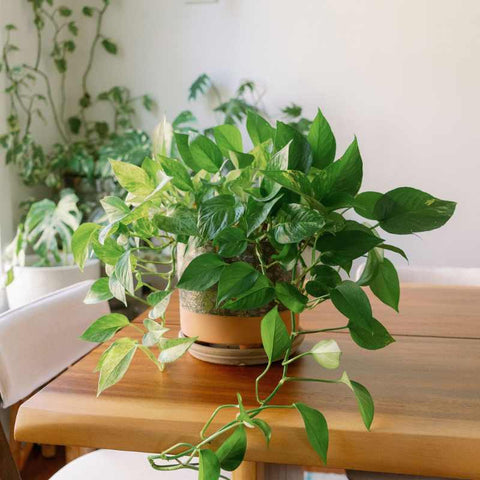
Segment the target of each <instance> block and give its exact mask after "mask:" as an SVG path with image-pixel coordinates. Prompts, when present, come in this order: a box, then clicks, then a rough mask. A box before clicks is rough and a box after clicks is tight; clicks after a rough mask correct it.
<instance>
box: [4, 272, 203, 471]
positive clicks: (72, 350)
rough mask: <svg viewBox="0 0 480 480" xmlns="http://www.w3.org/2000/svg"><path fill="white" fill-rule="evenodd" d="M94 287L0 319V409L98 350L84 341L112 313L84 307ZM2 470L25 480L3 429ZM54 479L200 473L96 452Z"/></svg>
mask: <svg viewBox="0 0 480 480" xmlns="http://www.w3.org/2000/svg"><path fill="white" fill-rule="evenodd" d="M91 284H92V281H85V282H81V283H77V284H75V285H72V286H70V287H67V288H64V289H62V290H58V291H57V292H54V293H51V294H49V295H46V296H45V297H42V298H40V299H38V300H36V301H34V302H32V303H30V304H28V305H24V306H22V307H19V308H16V309H13V310H9V311H7V312H5V313H4V314H2V315H0V397H1V402H2V403H1V404H0V406H2V407H3V408H6V407H8V406H10V405H13V404H14V403H16V402H18V401H20V400H22V399H24V398H25V397H27V396H29V395H30V394H31V393H33V392H34V391H35V390H36V389H37V388H39V387H41V386H42V385H44V384H45V383H47V382H48V381H50V380H51V379H52V378H54V377H55V376H56V375H58V374H59V373H60V372H62V371H63V370H64V369H66V368H68V367H69V366H70V365H71V364H72V363H74V362H75V361H77V360H78V359H79V358H81V357H82V356H83V355H85V354H86V353H88V352H89V351H90V350H91V349H92V348H93V347H95V346H96V344H94V343H87V342H84V341H82V340H80V338H79V337H80V335H81V334H82V332H83V331H84V330H85V329H86V328H87V327H88V325H90V323H91V322H92V321H93V320H95V319H97V318H98V317H100V316H101V315H105V314H107V313H109V312H110V309H109V307H108V303H107V302H104V303H99V304H96V305H86V304H84V303H83V299H84V298H85V295H86V293H87V292H88V290H89V288H90V285H91ZM2 450H4V451H2ZM5 450H7V451H5ZM7 453H8V455H7ZM7 457H8V458H7ZM3 469H5V471H6V472H11V473H10V476H7V477H6V478H8V479H10V478H11V479H12V480H14V479H20V476H18V473H17V474H16V476H15V475H14V472H15V471H16V469H15V462H14V461H13V459H12V457H11V455H10V452H9V451H8V445H7V444H6V440H5V436H4V433H3V430H2V429H1V428H0V473H1V472H3ZM2 478H3V477H2ZM52 478H53V479H55V480H77V479H78V480H80V479H82V480H83V479H88V480H97V479H98V480H100V479H101V480H105V479H109V478H112V479H115V480H124V479H125V480H127V479H128V480H131V479H132V478H142V479H149V478H152V479H155V480H159V479H160V478H165V479H166V480H167V479H170V478H172V479H180V478H182V479H187V480H188V479H194V478H196V472H194V471H192V470H180V471H175V472H168V473H165V474H164V475H162V473H160V472H158V471H156V470H154V469H153V468H151V467H150V465H149V463H148V460H147V454H146V453H139V452H121V451H114V450H97V451H95V452H92V453H89V454H86V455H84V456H82V457H79V458H77V459H75V460H74V461H72V462H70V463H69V464H68V465H66V466H65V467H64V468H62V469H61V470H60V471H58V472H57V473H56V474H55V475H54V476H53V477H52Z"/></svg>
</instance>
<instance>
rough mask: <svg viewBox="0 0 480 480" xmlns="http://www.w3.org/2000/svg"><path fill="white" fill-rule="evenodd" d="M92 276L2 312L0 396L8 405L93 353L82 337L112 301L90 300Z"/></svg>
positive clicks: (93, 344)
mask: <svg viewBox="0 0 480 480" xmlns="http://www.w3.org/2000/svg"><path fill="white" fill-rule="evenodd" d="M91 284H92V281H90V280H88V281H85V282H80V283H76V284H75V285H71V286H69V287H67V288H63V289H62V290H58V291H56V292H53V293H51V294H49V295H46V296H45V297H42V298H40V299H38V300H35V301H34V302H32V303H30V304H28V305H23V306H21V307H18V308H15V309H12V310H9V311H7V312H5V313H3V314H2V315H0V397H1V400H2V406H3V407H4V408H5V407H8V406H10V405H12V404H14V403H16V402H17V401H19V400H21V399H23V398H25V397H27V396H28V395H30V394H31V393H32V392H33V391H35V390H36V389H37V388H38V387H40V386H42V385H44V384H45V383H47V382H48V381H49V380H51V379H52V378H54V377H55V376H56V375H58V374H59V373H60V372H61V371H62V370H64V369H65V368H67V367H68V366H69V365H71V364H72V363H73V362H75V361H76V360H78V359H79V358H81V357H82V356H83V355H85V354H86V353H88V352H89V351H90V350H91V349H92V348H93V347H95V346H96V344H95V343H88V342H84V341H83V340H81V339H80V338H79V337H80V335H81V334H82V333H83V331H84V330H85V329H86V328H87V327H88V326H89V325H90V323H91V322H92V321H94V320H95V319H97V318H98V317H99V316H101V315H105V314H107V313H109V312H110V309H109V306H108V303H107V302H102V303H97V304H95V305H86V304H84V303H83V299H84V298H85V295H86V294H87V292H88V290H89V289H90V286H91Z"/></svg>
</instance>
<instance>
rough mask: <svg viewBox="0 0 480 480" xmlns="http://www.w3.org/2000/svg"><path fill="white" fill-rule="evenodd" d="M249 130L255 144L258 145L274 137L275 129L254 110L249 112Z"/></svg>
mask: <svg viewBox="0 0 480 480" xmlns="http://www.w3.org/2000/svg"><path fill="white" fill-rule="evenodd" d="M247 131H248V135H249V136H250V138H251V140H252V143H253V145H255V146H257V145H260V144H262V143H263V142H266V141H267V140H271V139H273V136H274V134H275V129H274V128H273V127H272V126H271V125H270V124H269V123H268V122H267V120H265V119H264V118H262V117H261V116H260V115H258V114H256V113H255V112H253V111H252V110H249V111H248V112H247Z"/></svg>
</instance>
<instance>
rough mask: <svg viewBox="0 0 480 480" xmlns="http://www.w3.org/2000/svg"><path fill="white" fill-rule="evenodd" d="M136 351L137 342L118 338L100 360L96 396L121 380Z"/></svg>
mask: <svg viewBox="0 0 480 480" xmlns="http://www.w3.org/2000/svg"><path fill="white" fill-rule="evenodd" d="M136 350H137V342H136V341H134V340H132V339H130V338H120V339H118V340H116V341H115V342H114V343H113V344H112V345H111V347H110V348H109V349H108V353H107V354H106V356H105V357H104V358H103V359H102V364H101V367H100V378H99V379H98V389H97V396H98V395H100V394H101V393H102V392H103V391H104V390H106V389H107V388H109V387H111V386H112V385H114V384H115V383H117V382H118V381H119V380H121V379H122V377H123V376H124V375H125V373H126V371H127V370H128V367H129V366H130V363H131V361H132V358H133V356H134V355H135V351H136Z"/></svg>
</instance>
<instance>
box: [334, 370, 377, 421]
mask: <svg viewBox="0 0 480 480" xmlns="http://www.w3.org/2000/svg"><path fill="white" fill-rule="evenodd" d="M340 381H341V382H342V383H344V384H345V385H347V386H348V387H349V388H350V389H351V390H352V391H353V393H354V394H355V398H356V400H357V403H358V408H359V410H360V415H361V416H362V420H363V423H364V424H365V426H366V427H367V430H370V427H371V425H372V422H373V416H374V414H375V405H374V403H373V398H372V396H371V395H370V392H369V391H368V390H367V389H366V388H365V387H364V386H363V385H362V384H361V383H358V382H354V381H353V380H350V379H349V378H348V375H347V372H344V373H343V375H342V378H341V379H340Z"/></svg>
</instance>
